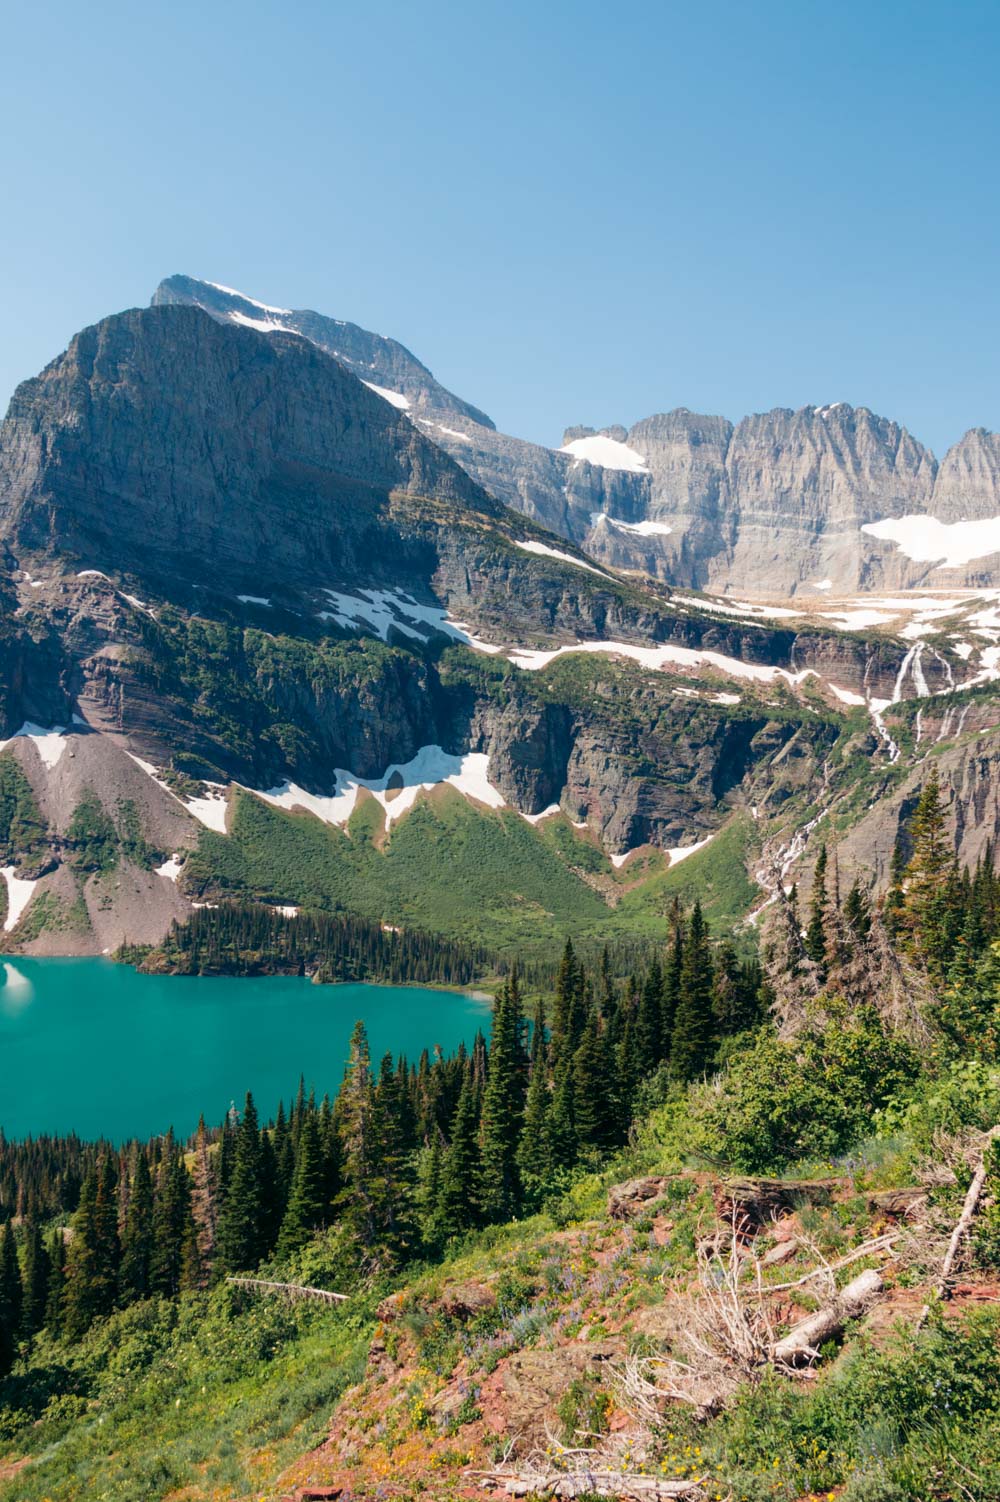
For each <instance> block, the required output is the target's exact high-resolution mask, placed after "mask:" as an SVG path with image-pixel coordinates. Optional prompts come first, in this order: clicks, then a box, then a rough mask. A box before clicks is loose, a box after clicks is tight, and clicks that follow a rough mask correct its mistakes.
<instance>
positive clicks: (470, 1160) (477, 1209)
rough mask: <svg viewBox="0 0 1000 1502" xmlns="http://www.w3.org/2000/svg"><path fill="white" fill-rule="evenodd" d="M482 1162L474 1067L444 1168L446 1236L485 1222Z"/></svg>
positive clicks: (457, 1113) (461, 1099) (464, 1087)
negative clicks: (483, 1220) (483, 1217)
mask: <svg viewBox="0 0 1000 1502" xmlns="http://www.w3.org/2000/svg"><path fill="white" fill-rule="evenodd" d="M481 1196H482V1162H481V1159H480V1156H479V1120H478V1117H477V1114H476V1089H475V1082H474V1079H473V1073H472V1068H471V1065H470V1067H469V1068H468V1069H467V1070H466V1074H465V1078H464V1080H463V1082H462V1089H461V1091H460V1092H459V1097H458V1105H457V1106H456V1107H455V1116H454V1120H453V1121H452V1123H451V1140H450V1142H449V1144H448V1150H447V1152H446V1153H445V1154H444V1162H443V1164H442V1167H441V1192H440V1196H439V1209H440V1219H441V1226H442V1229H443V1233H444V1235H445V1236H454V1235H456V1234H457V1233H458V1232H460V1231H464V1230H466V1229H467V1228H468V1227H469V1226H474V1225H477V1224H478V1223H479V1221H480V1220H481V1218H482V1203H481Z"/></svg>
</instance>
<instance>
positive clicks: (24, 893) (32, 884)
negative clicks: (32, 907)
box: [0, 866, 38, 933]
mask: <svg viewBox="0 0 1000 1502" xmlns="http://www.w3.org/2000/svg"><path fill="white" fill-rule="evenodd" d="M0 873H2V875H3V879H4V881H5V882H6V884H7V916H6V918H5V919H4V920H3V927H4V933H10V931H11V929H12V928H16V927H17V925H18V923H19V922H20V919H21V914H22V913H23V912H24V910H25V908H26V907H27V906H28V903H29V902H30V901H31V899H32V896H33V895H34V891H35V888H36V887H37V885H38V881H37V880H35V881H28V880H26V879H25V878H23V877H19V876H16V875H15V874H14V867H13V866H3V867H0Z"/></svg>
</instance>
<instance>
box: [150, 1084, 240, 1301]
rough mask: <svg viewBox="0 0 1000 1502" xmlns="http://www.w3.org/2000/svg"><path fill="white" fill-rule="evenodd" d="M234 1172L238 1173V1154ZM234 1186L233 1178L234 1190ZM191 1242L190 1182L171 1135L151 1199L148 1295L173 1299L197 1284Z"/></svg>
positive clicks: (192, 1227)
mask: <svg viewBox="0 0 1000 1502" xmlns="http://www.w3.org/2000/svg"><path fill="white" fill-rule="evenodd" d="M248 1100H249V1097H248ZM236 1169H237V1172H238V1169H239V1154H238V1151H237V1161H236ZM236 1182H237V1178H236V1175H235V1174H234V1177H233V1185H234V1186H235V1185H236ZM194 1242H195V1229H194V1223H193V1220H192V1216H191V1178H190V1175H189V1174H188V1171H187V1169H186V1167H185V1166H184V1158H183V1155H182V1154H181V1152H180V1151H179V1149H178V1147H177V1144H176V1142H175V1141H174V1137H173V1133H172V1132H170V1133H168V1134H167V1139H166V1142H165V1144H164V1149H163V1154H162V1156H161V1158H160V1164H159V1168H158V1170H157V1175H156V1188H155V1192H154V1196H153V1238H152V1246H151V1248H150V1257H149V1286H150V1291H151V1292H152V1293H158V1294H162V1295H163V1296H164V1297H165V1298H173V1297H175V1296H176V1295H177V1294H178V1293H179V1292H180V1291H181V1289H182V1288H183V1287H184V1286H185V1284H186V1283H187V1282H188V1281H190V1282H192V1283H194V1282H195V1281H197V1280H196V1277H195V1275H194V1270H193V1269H192V1267H191V1248H192V1243H194ZM245 1266H247V1267H252V1266H254V1264H253V1263H247V1264H245Z"/></svg>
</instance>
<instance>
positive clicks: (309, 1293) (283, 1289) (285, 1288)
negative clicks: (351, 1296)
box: [226, 1278, 347, 1304]
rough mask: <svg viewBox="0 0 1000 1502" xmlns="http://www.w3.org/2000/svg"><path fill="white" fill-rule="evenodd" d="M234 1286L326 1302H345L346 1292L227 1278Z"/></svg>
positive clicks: (261, 1279) (264, 1279) (291, 1297)
mask: <svg viewBox="0 0 1000 1502" xmlns="http://www.w3.org/2000/svg"><path fill="white" fill-rule="evenodd" d="M226 1282H227V1283H232V1284H233V1285H234V1286H235V1287H236V1288H253V1289H256V1290H259V1291H260V1292H261V1293H284V1294H287V1295H288V1297H289V1298H290V1299H319V1300H321V1301H322V1302H323V1303H326V1304H341V1303H346V1301H347V1294H346V1293H331V1291H330V1289H329V1288H308V1287H307V1286H306V1285H305V1284H303V1283H271V1282H269V1281H268V1280H267V1279H266V1278H227V1279H226Z"/></svg>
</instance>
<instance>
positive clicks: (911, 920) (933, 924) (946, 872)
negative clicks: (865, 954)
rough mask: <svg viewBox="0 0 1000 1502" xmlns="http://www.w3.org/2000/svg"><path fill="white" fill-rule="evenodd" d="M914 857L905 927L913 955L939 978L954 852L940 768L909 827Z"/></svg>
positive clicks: (944, 951) (944, 952)
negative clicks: (940, 782) (946, 825)
mask: <svg viewBox="0 0 1000 1502" xmlns="http://www.w3.org/2000/svg"><path fill="white" fill-rule="evenodd" d="M910 834H911V839H912V842H913V856H912V859H911V860H910V863H909V865H908V866H907V868H906V895H905V898H904V903H903V923H904V929H905V933H906V938H907V947H908V948H909V949H910V951H911V952H912V953H914V954H916V955H918V956H919V957H920V958H921V959H923V961H924V963H925V964H926V965H927V967H928V969H929V970H931V971H932V972H933V973H935V974H941V973H942V972H943V969H944V966H945V962H946V960H947V955H948V917H949V910H950V907H951V903H952V893H951V890H950V883H949V877H950V875H951V872H952V866H953V857H954V851H953V849H952V847H951V844H950V842H949V840H948V838H947V836H946V834H945V827H944V805H943V803H942V800H941V788H940V784H939V782H938V774H937V768H936V767H932V768H931V772H930V776H929V777H928V779H927V781H926V783H925V784H924V787H923V790H922V791H921V794H920V802H919V803H918V804H917V810H916V813H915V814H914V816H913V824H912V826H911V831H910Z"/></svg>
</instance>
